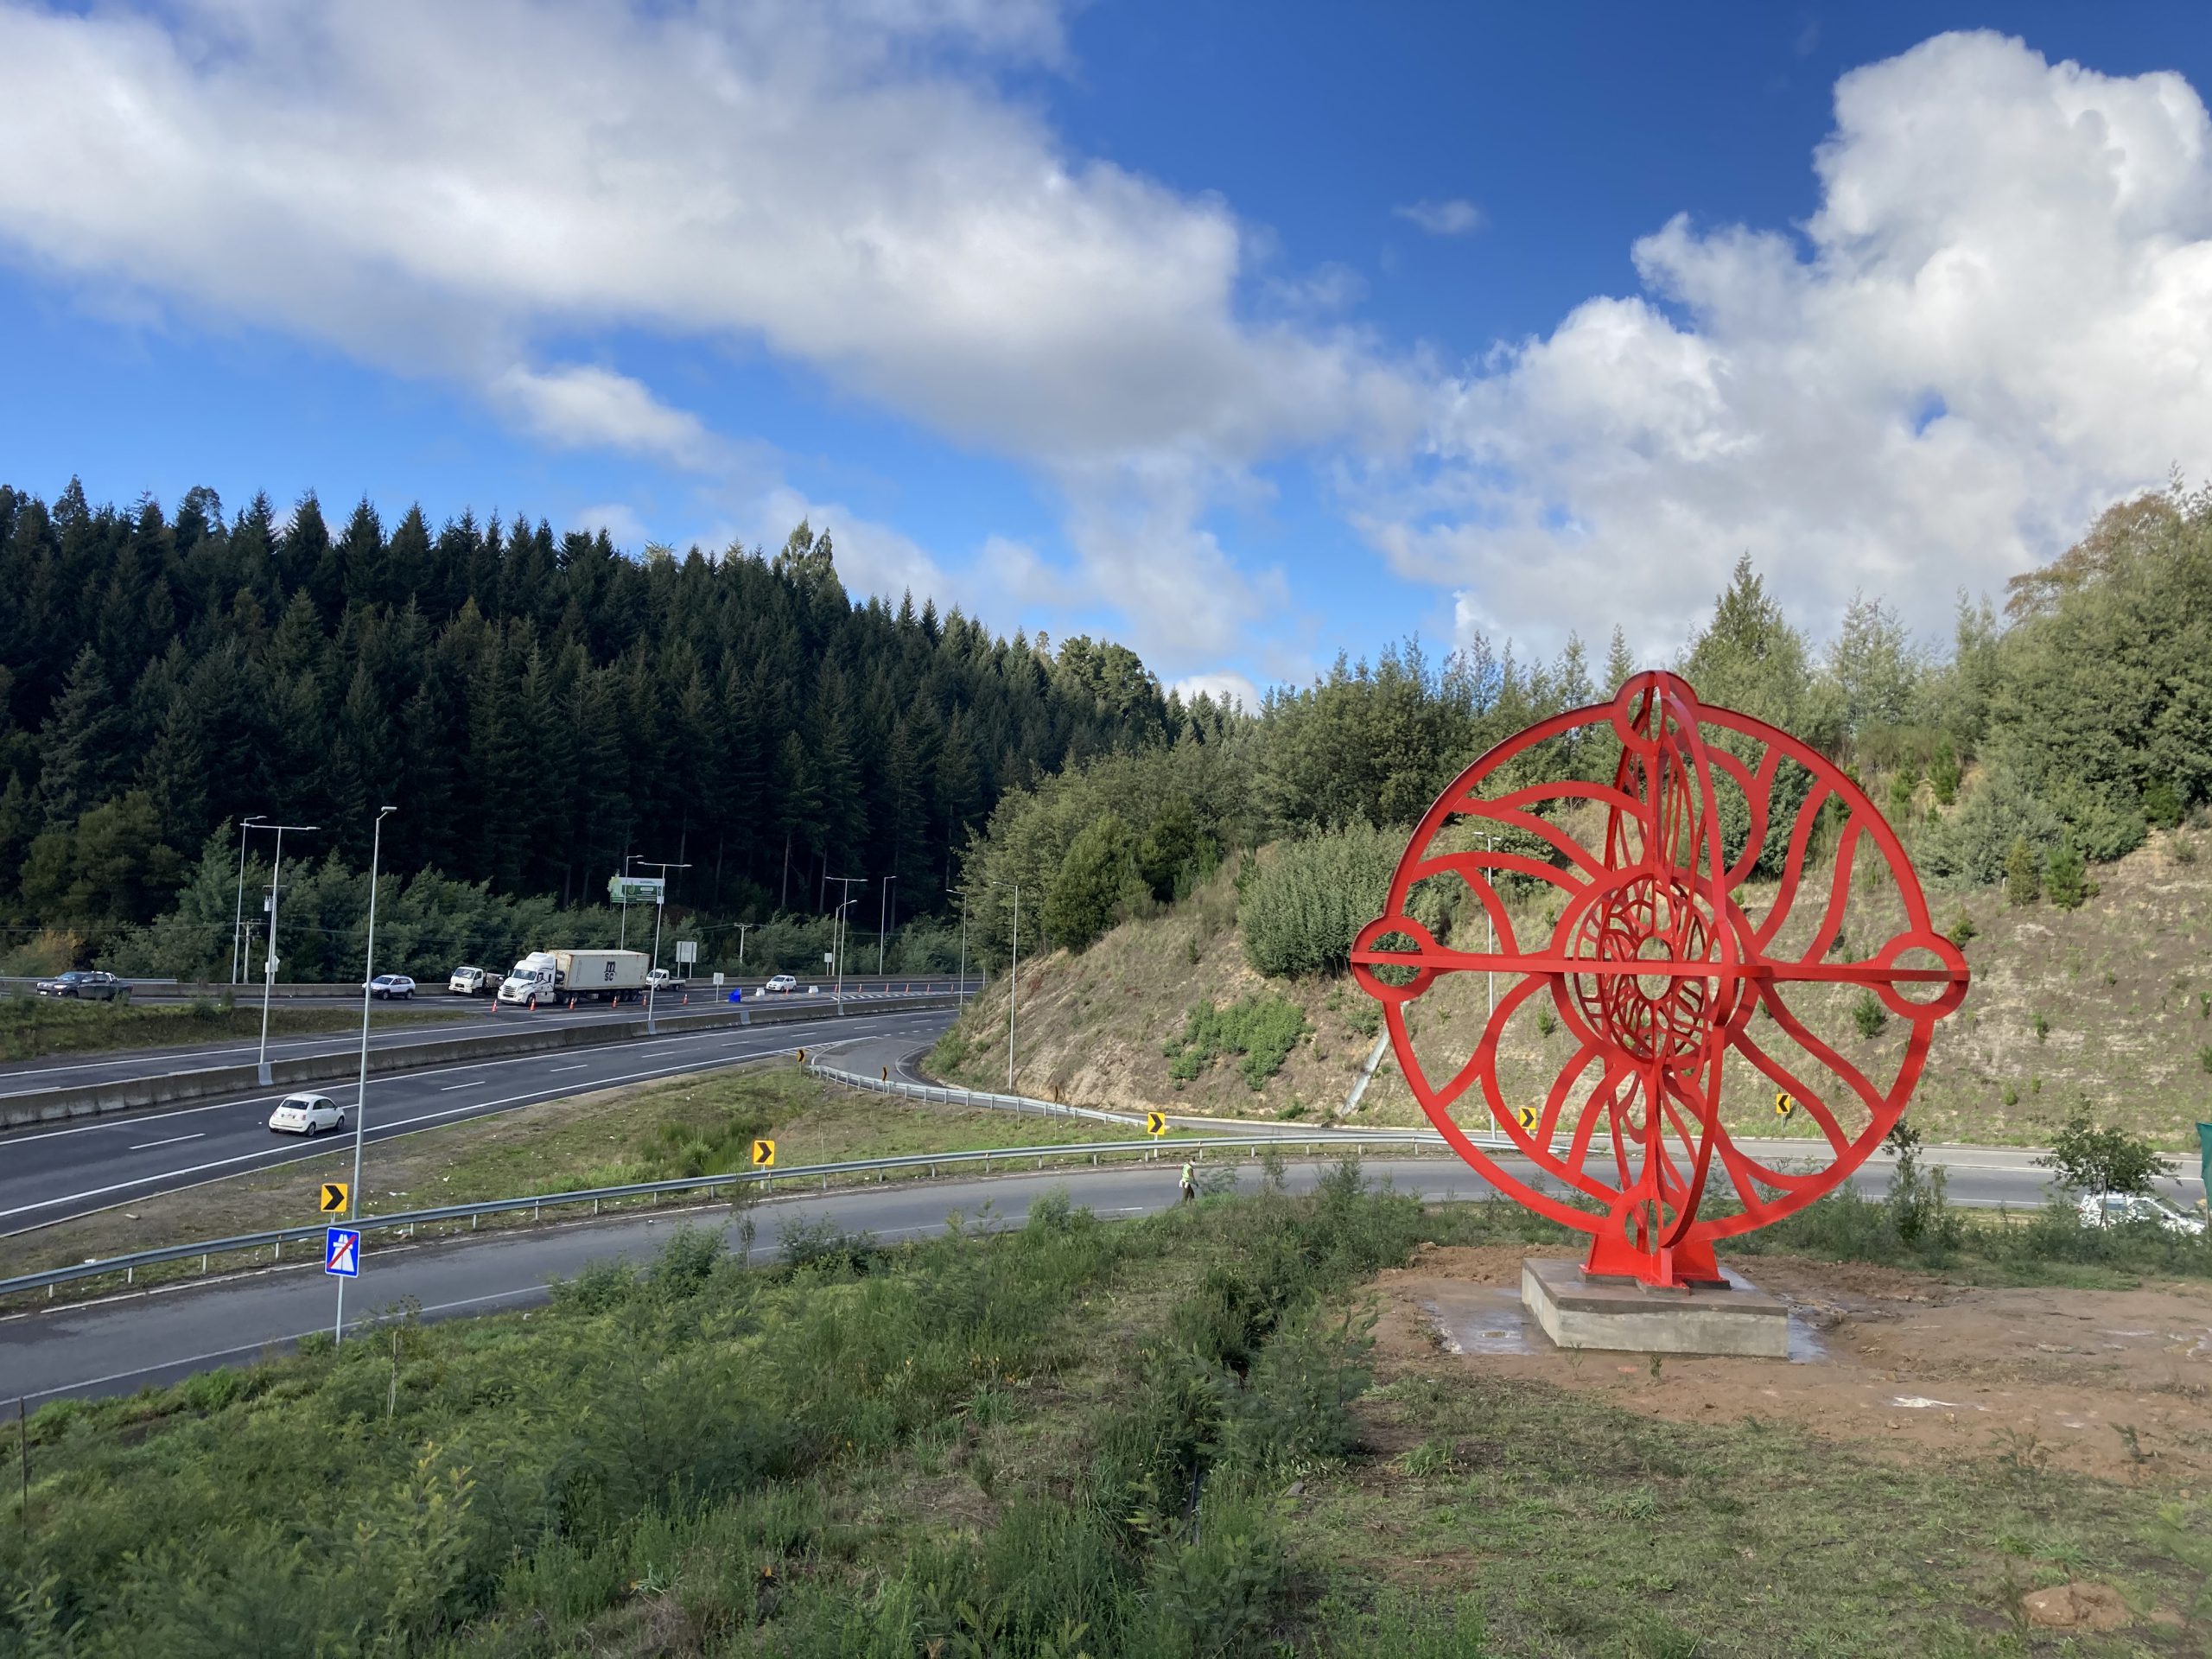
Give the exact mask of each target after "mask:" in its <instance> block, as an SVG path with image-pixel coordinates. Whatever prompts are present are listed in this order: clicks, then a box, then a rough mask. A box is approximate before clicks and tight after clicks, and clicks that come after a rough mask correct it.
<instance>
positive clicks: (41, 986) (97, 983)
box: [38, 968, 130, 1002]
mask: <svg viewBox="0 0 2212 1659" xmlns="http://www.w3.org/2000/svg"><path fill="white" fill-rule="evenodd" d="M129 989H130V987H129V986H127V985H125V984H124V982H122V981H121V980H119V979H118V978H117V977H116V976H114V975H113V974H104V973H101V972H99V970H98V969H92V968H73V969H70V970H69V971H68V972H67V973H66V974H58V975H56V976H54V978H52V979H41V981H39V982H38V994H39V995H41V996H73V997H78V998H80V999H82V1000H84V1001H97V1002H112V1001H114V1000H115V999H116V998H117V997H118V996H121V995H123V994H124V992H125V991H127V990H129Z"/></svg>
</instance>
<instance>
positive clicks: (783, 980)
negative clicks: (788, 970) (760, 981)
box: [761, 974, 798, 996]
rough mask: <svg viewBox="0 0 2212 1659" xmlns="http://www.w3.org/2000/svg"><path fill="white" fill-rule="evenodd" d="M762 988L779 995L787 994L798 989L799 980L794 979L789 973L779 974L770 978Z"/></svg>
mask: <svg viewBox="0 0 2212 1659" xmlns="http://www.w3.org/2000/svg"><path fill="white" fill-rule="evenodd" d="M761 989H762V990H763V991H768V992H772V993H773V994H775V995H779V996H782V995H788V994H789V993H791V992H792V991H795V990H797V989H798V981H797V980H795V979H793V978H792V977H791V976H790V975H789V974H778V975H777V976H775V977H774V978H773V979H772V980H770V981H769V982H767V983H766V985H763V986H762V987H761Z"/></svg>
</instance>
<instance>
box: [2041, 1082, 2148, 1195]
mask: <svg viewBox="0 0 2212 1659" xmlns="http://www.w3.org/2000/svg"><path fill="white" fill-rule="evenodd" d="M2036 1162H2037V1165H2038V1166H2040V1167H2042V1168H2044V1169H2047V1170H2050V1172H2051V1173H2052V1178H2053V1179H2056V1181H2057V1183H2058V1184H2059V1185H2061V1186H2063V1187H2064V1188H2066V1189H2067V1190H2068V1191H2069V1192H2150V1191H2151V1184H2152V1182H2153V1181H2154V1180H2156V1179H2158V1176H2159V1175H2161V1174H2163V1173H2164V1172H2165V1160H2164V1159H2163V1158H2161V1157H2160V1156H2159V1155H2158V1148H2157V1147H2154V1146H2152V1144H2151V1142H2150V1141H2149V1140H2147V1139H2146V1138H2145V1137H2144V1136H2142V1135H2130V1134H2129V1133H2128V1132H2127V1131H2126V1130H2125V1129H2121V1128H2099V1127H2098V1126H2097V1123H2096V1121H2095V1119H2094V1118H2093V1117H2092V1116H2090V1113H2089V1108H2088V1103H2086V1102H2085V1103H2082V1104H2081V1105H2079V1106H2077V1107H2075V1109H2074V1111H2073V1114H2072V1116H2069V1118H2068V1119H2067V1120H2066V1127H2065V1128H2063V1129H2061V1130H2059V1132H2058V1133H2057V1134H2056V1135H2053V1136H2052V1137H2051V1141H2050V1155H2049V1156H2048V1157H2044V1158H2038V1159H2037V1160H2036Z"/></svg>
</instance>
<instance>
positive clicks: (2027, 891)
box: [2005, 836, 2043, 909]
mask: <svg viewBox="0 0 2212 1659" xmlns="http://www.w3.org/2000/svg"><path fill="white" fill-rule="evenodd" d="M2042 897H2043V855H2042V854H2040V853H2038V852H2037V851H2036V849H2034V848H2032V847H2031V846H2029V845H2028V841H2027V837H2026V836H2014V837H2013V839H2012V849H2011V850H2010V851H2008V852H2007V853H2006V854H2005V903H2006V904H2008V905H2011V906H2013V907H2014V908H2016V909H2023V908H2025V907H2026V906H2029V905H2032V904H2034V903H2035V902H2036V900H2037V899H2040V898H2042Z"/></svg>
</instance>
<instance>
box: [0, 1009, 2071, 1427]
mask: <svg viewBox="0 0 2212 1659" xmlns="http://www.w3.org/2000/svg"><path fill="white" fill-rule="evenodd" d="M938 1017H939V1018H942V1016H938ZM762 1034H763V1035H766V1033H762ZM1949 1161H1950V1165H1951V1169H1952V1177H1951V1182H1952V1192H1953V1196H1954V1197H1955V1198H1957V1199H1958V1200H1959V1201H1961V1202H1962V1203H1966V1204H1969V1205H1993V1204H1998V1203H2009V1204H2014V1205H2020V1204H2032V1203H2034V1202H2035V1201H2036V1200H2037V1198H2038V1196H2039V1193H2040V1188H2041V1184H2042V1172H2041V1171H2039V1170H2037V1169H2036V1168H2035V1167H2034V1166H2033V1164H2032V1163H2031V1161H2030V1154H2026V1153H2024V1152H2018V1151H2010V1150H1998V1149H1989V1150H1986V1151H1982V1152H1977V1153H1974V1154H1970V1155H1966V1156H1961V1155H1959V1154H1952V1155H1951V1157H1950V1160H1949ZM1364 1164H1365V1169H1366V1173H1367V1174H1368V1176H1369V1178H1370V1179H1372V1180H1377V1181H1380V1180H1383V1179H1389V1181H1390V1182H1391V1183H1392V1184H1393V1185H1395V1187H1396V1188H1397V1189H1398V1190H1399V1191H1400V1192H1409V1193H1414V1194H1416V1195H1418V1196H1419V1197H1420V1198H1422V1199H1423V1200H1424V1201H1427V1202H1443V1201H1446V1200H1452V1199H1471V1198H1488V1197H1490V1196H1491V1188H1490V1186H1489V1185H1487V1184H1486V1183H1485V1182H1484V1180H1483V1179H1482V1178H1481V1177H1480V1176H1478V1175H1477V1174H1476V1173H1474V1172H1473V1171H1472V1170H1471V1169H1467V1168H1464V1167H1462V1166H1459V1165H1457V1164H1454V1163H1452V1162H1451V1161H1449V1160H1444V1159H1439V1158H1433V1157H1431V1158H1420V1159H1413V1158H1404V1157H1395V1158H1394V1157H1390V1156H1388V1155H1374V1154H1370V1156H1368V1157H1367V1158H1366V1159H1365V1160H1364ZM1318 1169H1319V1164H1318V1163H1317V1162H1313V1161H1301V1162H1299V1163H1295V1164H1294V1165H1293V1166H1291V1169H1290V1172H1289V1173H1290V1182H1291V1185H1292V1186H1293V1188H1294V1189H1303V1188H1306V1187H1308V1186H1310V1185H1312V1182H1313V1178H1314V1175H1315V1173H1316V1172H1317V1171H1318ZM1239 1179H1240V1180H1241V1181H1242V1182H1243V1185H1247V1186H1249V1185H1252V1184H1253V1183H1254V1181H1255V1180H1256V1179H1257V1177H1256V1173H1255V1171H1254V1170H1253V1169H1252V1168H1251V1167H1250V1166H1249V1165H1248V1166H1243V1167H1242V1168H1241V1169H1240V1171H1239ZM1886 1179H1887V1175H1886V1173H1885V1172H1883V1171H1880V1170H1862V1171H1861V1172H1860V1175H1859V1182H1860V1185H1862V1187H1865V1188H1866V1189H1868V1190H1871V1191H1873V1192H1879V1191H1880V1190H1881V1188H1882V1186H1883V1185H1884V1184H1885V1182H1886ZM1054 1189H1058V1190H1061V1191H1064V1192H1066V1193H1067V1194H1068V1196H1069V1197H1070V1198H1071V1199H1072V1200H1073V1201H1074V1202H1075V1203H1077V1204H1078V1205H1084V1206H1087V1207H1088V1208H1090V1209H1091V1210H1092V1211H1095V1212H1096V1213H1097V1214H1099V1215H1101V1216H1104V1217H1109V1218H1117V1217H1128V1216H1135V1215H1143V1214H1147V1213H1150V1212H1152V1211H1158V1210H1162V1209H1166V1208H1167V1207H1168V1206H1170V1205H1173V1204H1174V1203H1175V1202H1176V1199H1177V1196H1178V1193H1177V1182H1176V1170H1175V1166H1174V1165H1173V1163H1172V1162H1163V1163H1157V1164H1147V1165H1137V1166H1127V1167H1122V1168H1119V1169H1111V1168H1109V1169H1084V1168H1075V1169H1065V1170H1057V1171H1050V1172H1046V1173H1020V1174H1007V1175H1001V1176H995V1177H991V1178H988V1179H961V1180H951V1181H941V1182H915V1183H908V1184H903V1185H888V1186H876V1187H857V1188H849V1189H845V1190H842V1191H838V1192H827V1193H820V1194H815V1195H810V1196H803V1195H794V1196H792V1197H790V1198H770V1199H768V1200H766V1201H764V1202H762V1203H761V1204H760V1205H758V1206H757V1208H756V1209H755V1211H754V1214H755V1215H756V1217H757V1218H758V1230H757V1233H756V1237H755V1242H754V1244H753V1251H754V1254H755V1255H756V1256H771V1255H773V1254H774V1253H775V1250H776V1249H777V1243H778V1240H779V1236H780V1234H781V1232H782V1230H784V1229H785V1227H788V1226H790V1225H791V1224H795V1223H804V1222H817V1221H822V1220H828V1221H830V1222H834V1223H835V1224H836V1225H838V1226H840V1227H842V1228H846V1229H849V1230H854V1231H866V1232H870V1233H873V1234H874V1235H875V1236H876V1237H877V1238H878V1239H880V1240H882V1241H883V1242H886V1243H892V1242H895V1241H898V1240H900V1239H906V1238H914V1237H919V1236H925V1235H927V1234H931V1233H934V1232H937V1231H938V1230H941V1229H942V1228H943V1227H944V1224H945V1218H946V1217H948V1216H949V1215H950V1214H951V1213H952V1212H954V1211H958V1212H960V1214H961V1215H962V1216H963V1217H965V1218H966V1219H965V1222H964V1224H965V1225H967V1226H969V1227H971V1228H972V1227H974V1226H976V1225H978V1224H979V1219H980V1224H982V1225H986V1226H1018V1225H1020V1224H1021V1222H1022V1221H1023V1219H1024V1218H1025V1217H1027V1214H1028V1210H1029V1206H1030V1205H1031V1204H1032V1203H1033V1202H1034V1201H1035V1199H1036V1198H1037V1197H1038V1196H1039V1194H1040V1193H1043V1192H1048V1191H1052V1190H1054ZM685 1219H686V1218H684V1217H671V1216H669V1215H667V1214H662V1215H659V1216H656V1217H634V1216H633V1217H626V1218H623V1219H620V1220H615V1221H608V1222H604V1223H577V1224H564V1225H559V1226H551V1227H546V1228H543V1229H533V1230H527V1231H521V1232H514V1233H506V1234H501V1235H496V1236H488V1237H484V1238H461V1239H452V1240H447V1241H442V1242H429V1243H421V1244H415V1243H407V1242H404V1241H402V1240H399V1239H397V1238H390V1239H387V1238H383V1237H375V1238H372V1239H371V1241H370V1243H369V1249H368V1253H367V1255H366V1257H365V1262H364V1269H363V1274H362V1277H361V1279H360V1280H359V1282H358V1284H357V1285H356V1286H355V1287H354V1289H353V1293H352V1294H351V1295H350V1296H349V1298H348V1306H351V1307H358V1308H359V1316H358V1321H357V1320H356V1319H352V1318H349V1320H348V1325H347V1328H348V1330H349V1331H351V1330H354V1329H357V1328H358V1325H359V1324H365V1323H368V1322H369V1321H371V1320H373V1319H376V1318H377V1317H378V1313H379V1311H380V1310H383V1309H387V1308H394V1307H399V1306H406V1307H408V1308H409V1309H410V1310H411V1311H412V1312H413V1313H416V1314H417V1315H419V1316H421V1317H425V1318H431V1319H437V1318H447V1317H452V1316H454V1315H458V1314H469V1313H497V1312H502V1311H505V1310H510V1309H515V1308H521V1307H528V1306H531V1305H533V1304H535V1303H537V1302H542V1301H543V1300H545V1297H546V1295H547V1294H548V1291H547V1285H548V1283H549V1281H552V1280H555V1279H559V1278H567V1277H571V1276H573V1275H574V1274H576V1273H577V1272H579V1271H580V1270H581V1269H582V1268H583V1267H584V1266H585V1265H586V1264H587V1263H588V1262H596V1261H605V1260H609V1259H616V1258H620V1259H626V1260H629V1261H632V1262H639V1261H644V1260H645V1259H648V1258H650V1257H651V1256H652V1255H653V1254H654V1253H655V1252H656V1251H658V1249H660V1247H661V1246H662V1245H663V1244H664V1243H666V1242H667V1239H668V1237H669V1236H670V1234H671V1232H672V1231H673V1230H675V1228H676V1227H677V1225H679V1224H683V1221H684V1220H685ZM688 1219H689V1220H690V1222H691V1223H692V1224H699V1225H705V1226H709V1227H713V1228H715V1229H717V1230H721V1229H723V1228H726V1227H727V1226H728V1224H729V1222H730V1219H731V1211H730V1209H729V1207H728V1205H713V1206H709V1207H707V1208H704V1209H702V1210H700V1211H694V1212H692V1213H691V1214H690V1217H688ZM733 1248H734V1241H733ZM333 1300H334V1293H333V1291H332V1289H331V1286H330V1281H328V1280H327V1279H326V1278H325V1277H324V1276H323V1275H322V1274H321V1273H318V1272H316V1271H315V1270H314V1269H313V1268H311V1267H306V1268H288V1269H284V1270H270V1271H267V1272H263V1273H258V1274H251V1275H248V1276H245V1277H243V1278H239V1279H235V1280H232V1281H226V1282H221V1283H217V1284H213V1285H207V1286H194V1287H190V1288H187V1289H180V1290H170V1291H163V1292H159V1293H155V1294H145V1295H137V1296H125V1297H120V1298H115V1299H111V1300H105V1301H100V1302H91V1303H86V1304H82V1305H79V1306H64V1307H60V1308H55V1309H53V1310H49V1311H46V1312H42V1313H32V1314H28V1315H23V1316H20V1317H16V1318H12V1319H0V1378H4V1379H5V1383H4V1384H0V1392H4V1393H21V1394H22V1395H24V1396H25V1397H26V1398H27V1399H28V1400H29V1402H31V1403H32V1404H34V1405H35V1404H36V1403H38V1402H40V1401H41V1400H43V1399H48V1398H51V1397H53V1396H54V1395H106V1394H118V1393H127V1392H129V1391H130V1390H132V1389H137V1388H140V1387H143V1386H144V1385H146V1384H148V1383H164V1382H170V1381H174V1380H175V1379H176V1378H178V1377H180V1376H187V1375H188V1374H190V1373H191V1372H194V1371H197V1370H208V1369H211V1368H213V1367H215V1366H219V1365H235V1364H242V1363H247V1362H249V1361H251V1360H252V1359H254V1358H256V1357H258V1356H260V1355H262V1354H264V1353H266V1352H270V1351H280V1350H282V1349H283V1348H286V1347H288V1346H289V1345H290V1344H292V1343H294V1342H296V1340H297V1339H298V1338H300V1337H301V1336H302V1335H304V1334H306V1333H308V1332H315V1331H327V1330H329V1329H330V1325H331V1318H332V1306H333Z"/></svg>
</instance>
